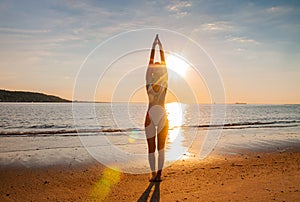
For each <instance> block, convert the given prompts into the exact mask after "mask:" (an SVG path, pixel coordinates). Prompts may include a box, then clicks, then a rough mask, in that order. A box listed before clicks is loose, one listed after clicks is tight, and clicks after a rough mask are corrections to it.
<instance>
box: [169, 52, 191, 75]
mask: <svg viewBox="0 0 300 202" xmlns="http://www.w3.org/2000/svg"><path fill="white" fill-rule="evenodd" d="M166 64H167V68H168V69H170V70H172V71H174V72H175V73H177V74H178V75H179V76H182V77H183V76H185V75H186V72H187V70H188V67H189V64H188V63H186V62H185V61H184V59H183V57H181V56H180V55H177V54H170V55H167V56H166Z"/></svg>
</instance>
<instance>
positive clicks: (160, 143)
mask: <svg viewBox="0 0 300 202" xmlns="http://www.w3.org/2000/svg"><path fill="white" fill-rule="evenodd" d="M168 130H169V124H168V119H165V120H164V124H163V128H162V129H161V130H160V131H159V133H158V135H157V150H158V171H157V176H156V180H158V181H160V180H161V172H162V169H163V167H164V163H165V144H166V139H167V136H168Z"/></svg>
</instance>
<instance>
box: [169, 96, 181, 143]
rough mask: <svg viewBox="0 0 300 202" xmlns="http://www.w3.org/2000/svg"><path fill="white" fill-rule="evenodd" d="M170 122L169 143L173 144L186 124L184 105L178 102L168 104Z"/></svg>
mask: <svg viewBox="0 0 300 202" xmlns="http://www.w3.org/2000/svg"><path fill="white" fill-rule="evenodd" d="M166 110H167V114H168V120H169V140H168V141H169V142H173V141H174V140H175V139H176V137H177V135H178V134H179V132H180V130H181V129H180V127H181V126H182V124H183V122H184V113H183V112H184V105H183V104H181V103H178V102H172V103H168V104H166Z"/></svg>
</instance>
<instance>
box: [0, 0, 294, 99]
mask: <svg viewBox="0 0 300 202" xmlns="http://www.w3.org/2000/svg"><path fill="white" fill-rule="evenodd" d="M149 28H155V29H156V30H154V31H153V30H152V31H151V30H150V31H149ZM130 30H141V31H138V32H136V33H135V34H133V35H130V34H129V35H126V34H125V35H126V37H125V38H126V40H125V39H124V38H123V39H122V40H123V41H122V43H117V42H118V38H117V39H116V40H115V41H114V40H112V41H111V42H110V41H109V40H110V39H111V38H112V37H115V36H119V35H120V34H122V33H126V32H129V31H130ZM147 30H148V33H151V35H150V34H145V32H147ZM157 30H170V31H172V32H174V33H178V35H180V36H185V38H186V40H187V41H188V39H190V40H192V41H193V42H194V43H197V44H198V45H199V46H200V47H201V48H202V49H203V50H202V54H204V52H205V53H206V54H207V55H208V56H207V58H211V60H212V61H213V62H212V63H211V65H210V66H207V68H215V70H216V71H215V73H214V75H213V76H211V77H210V78H208V77H209V75H206V74H205V73H203V72H201V70H200V73H199V72H198V73H199V74H200V75H199V77H197V78H196V77H195V78H194V77H193V74H192V73H190V74H186V75H185V76H184V78H183V79H182V78H181V80H183V83H184V82H187V83H188V84H189V85H190V87H189V88H191V89H192V91H193V92H194V94H196V97H197V99H196V100H197V102H199V103H211V102H214V101H215V98H217V97H218V96H219V95H216V94H218V92H217V91H215V90H214V88H215V86H213V85H214V84H213V82H211V81H214V80H220V82H221V83H222V87H223V89H224V102H226V103H235V102H246V103H253V104H256V103H257V104H259V103H268V104H294V103H300V88H299V86H300V46H299V44H300V2H299V1H297V0H295V1H292V0H283V1H279V0H278V1H275V0H274V1H267V0H266V1H258V0H257V1H247V0H245V1H241V0H228V1H217V0H216V1H213V0H185V1H179V0H165V1H158V0H157V1H142V0H133V1H121V0H119V1H114V0H111V1H71V0H62V1H55V0H54V1H30V0H29V1H14V0H2V1H1V2H0V70H1V74H0V89H7V90H25V91H36V92H43V93H47V94H53V95H58V96H60V97H63V98H66V99H73V96H74V95H77V94H80V95H81V96H80V97H78V98H79V99H82V100H89V99H90V97H89V95H85V92H88V91H89V88H91V86H88V85H87V86H83V85H82V86H79V87H78V86H76V84H77V81H78V75H80V77H81V78H80V79H82V77H85V74H84V72H83V73H82V72H80V71H81V70H82V65H83V64H84V62H86V64H87V65H88V64H90V63H92V62H93V57H91V58H88V56H89V55H91V52H93V50H95V48H97V47H98V49H97V50H96V51H95V52H94V57H98V58H102V57H104V58H112V59H113V58H115V57H118V56H120V54H121V52H120V53H119V55H118V54H117V52H118V51H120V50H125V49H126V48H130V47H132V44H134V45H135V46H134V47H135V48H146V47H148V48H150V47H151V45H152V40H153V39H154V37H155V35H154V34H155V31H157ZM152 32H153V33H152ZM161 32H162V33H161V34H162V43H163V45H164V48H165V49H166V50H169V51H170V52H176V51H174V50H177V49H176V45H178V46H182V44H180V42H178V41H176V40H175V39H173V41H172V39H171V38H172V36H171V35H172V34H171V32H169V31H161ZM168 33H170V37H169V36H168ZM142 34H144V36H142ZM123 35H124V34H123ZM123 35H122V36H123ZM146 35H147V36H146ZM179 38H180V37H179ZM181 39H182V40H184V39H183V38H181ZM142 40H144V41H142ZM107 41H108V42H109V43H106V44H105V45H107V50H108V51H107V52H105V55H101V54H102V53H103V52H101V50H99V44H101V43H104V42H107ZM141 41H142V42H141ZM119 42H120V41H119ZM140 44H142V45H140ZM188 48H189V47H186V48H185V52H186V53H187V55H184V51H183V52H180V53H179V55H181V56H183V57H184V58H185V57H186V58H188V54H189V55H190V59H186V61H187V62H190V61H189V60H193V58H192V57H191V56H192V55H193V50H192V49H191V50H188ZM100 49H101V47H100ZM148 51H149V50H144V52H142V53H141V54H139V53H138V52H136V53H135V54H131V55H129V56H128V57H127V58H126V56H125V57H123V58H121V59H119V60H117V62H116V63H114V64H113V65H114V66H113V67H112V70H110V71H111V74H113V72H115V74H113V75H120V72H122V71H123V73H124V69H123V70H121V69H122V68H121V66H122V65H130V64H128V61H130V60H132V61H134V62H136V63H135V67H137V66H138V65H142V63H145V64H144V65H147V62H148V55H149V54H148ZM194 53H195V52H194ZM103 54H104V53H103ZM133 56H136V57H137V56H139V57H140V58H139V59H133V58H132V57H133ZM196 57H197V56H195V54H194V58H196ZM199 58H201V57H199ZM207 58H206V59H207ZM123 60H124V61H123ZM94 61H97V60H94ZM98 61H99V60H98ZM137 61H139V62H137ZM89 62H90V63H89ZM134 62H133V63H134ZM100 63H101V61H100ZM118 64H119V65H118ZM191 64H194V63H193V62H191ZM199 64H200V63H199ZM197 65H198V63H197V64H194V68H196V69H197V68H200V69H201V67H199V66H197ZM133 66H134V65H133ZM145 67H146V66H145ZM145 67H144V66H143V67H142V68H139V69H138V70H137V71H134V76H135V77H134V78H141V79H140V81H144V78H145V75H144V74H145V72H144V71H142V70H143V68H144V69H145ZM105 68H106V67H103V66H101V65H100V64H99V66H98V69H99V71H100V72H97V73H95V72H93V71H91V72H90V74H95V75H97V76H98V77H99V75H101V74H100V73H101V72H102V73H103V72H104V71H105ZM207 71H208V70H207ZM116 72H117V73H116ZM216 72H217V73H216ZM125 73H126V72H125ZM109 75H110V74H109V73H108V74H107V75H104V77H105V78H104V79H103V80H99V78H98V81H97V82H98V83H96V84H94V86H93V87H92V88H93V89H92V90H90V91H91V92H94V94H93V95H95V97H94V99H95V100H97V101H111V100H112V97H111V96H114V99H113V101H124V100H123V97H122V96H123V95H122V92H126V89H127V90H128V91H130V89H134V90H133V91H134V92H133V93H131V94H130V96H129V97H128V96H127V97H126V96H125V98H124V99H125V100H126V99H127V100H128V99H130V100H131V101H143V100H144V98H145V90H144V88H143V87H141V85H139V86H136V87H134V84H135V83H134V82H133V81H134V80H135V79H134V78H133V79H132V78H131V77H130V76H129V77H128V79H127V80H126V82H123V80H122V81H120V78H123V77H116V78H113V77H110V76H109ZM126 75H127V74H126ZM87 77H88V76H87ZM87 77H85V78H84V79H86V80H87V82H88V78H87ZM217 77H218V78H217ZM117 78H119V80H118V79H117ZM114 79H115V80H114ZM137 80H139V79H137ZM179 80H180V79H179ZM124 81H125V80H124ZM131 81H132V82H131ZM81 82H82V83H84V80H82V81H81ZM113 82H117V84H116V83H113ZM122 82H123V83H122ZM78 83H80V82H78ZM121 84H122V85H121ZM95 85H96V86H95ZM184 85H185V84H182V85H179V86H177V87H176V86H173V87H172V88H173V91H172V92H173V94H174V96H175V97H176V96H177V95H176V94H178V97H182V99H183V98H184V97H185V98H186V97H188V96H185V95H184V94H182V93H183V92H187V90H185V88H188V87H185V86H184ZM216 85H220V83H218V84H216ZM110 86H114V88H109V87H110ZM116 86H122V88H121V87H120V88H119V89H116ZM219 87H220V86H219ZM180 88H181V89H183V90H182V92H179V91H180V90H179V91H178V92H177V90H178V89H180ZM74 90H76V92H75V93H74ZM171 90H172V89H171ZM112 91H113V92H116V93H115V94H113V95H111V92H112ZM172 92H170V93H169V94H170V97H171V95H172ZM221 96H223V95H221ZM76 98H77V97H76ZM172 99H173V98H170V100H172ZM182 99H180V100H182ZM186 99H187V98H186ZM188 99H192V98H188ZM183 100H184V99H183ZM217 100H218V99H217ZM184 101H186V100H184Z"/></svg>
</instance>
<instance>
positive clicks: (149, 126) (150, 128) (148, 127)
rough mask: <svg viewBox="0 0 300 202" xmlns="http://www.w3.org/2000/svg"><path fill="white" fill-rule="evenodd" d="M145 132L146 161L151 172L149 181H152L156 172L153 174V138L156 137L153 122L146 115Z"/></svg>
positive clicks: (154, 146)
mask: <svg viewBox="0 0 300 202" xmlns="http://www.w3.org/2000/svg"><path fill="white" fill-rule="evenodd" d="M145 132H146V137H147V145H148V161H149V165H150V169H151V172H152V177H151V179H150V180H151V181H153V180H154V179H155V177H156V172H155V167H156V166H155V164H156V163H155V162H156V160H155V149H156V145H155V137H156V128H155V125H154V124H153V122H152V121H151V119H150V117H149V114H148V113H147V115H146V120H145Z"/></svg>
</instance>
